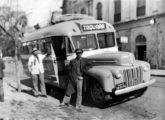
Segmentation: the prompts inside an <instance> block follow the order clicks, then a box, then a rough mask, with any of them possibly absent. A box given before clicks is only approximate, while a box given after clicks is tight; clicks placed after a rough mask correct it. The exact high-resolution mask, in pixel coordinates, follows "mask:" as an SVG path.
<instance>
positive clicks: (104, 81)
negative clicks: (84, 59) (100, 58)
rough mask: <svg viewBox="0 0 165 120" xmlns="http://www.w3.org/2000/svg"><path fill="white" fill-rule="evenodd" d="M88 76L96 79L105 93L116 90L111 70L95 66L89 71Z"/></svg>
mask: <svg viewBox="0 0 165 120" xmlns="http://www.w3.org/2000/svg"><path fill="white" fill-rule="evenodd" d="M87 74H88V75H90V76H92V77H94V78H96V80H97V81H98V82H99V83H100V84H101V85H102V88H103V90H104V91H105V92H112V89H113V88H114V81H113V76H112V73H111V72H110V70H108V69H105V68H102V67H99V66H94V67H92V68H90V69H89V70H88V72H87Z"/></svg>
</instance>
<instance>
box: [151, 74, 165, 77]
mask: <svg viewBox="0 0 165 120" xmlns="http://www.w3.org/2000/svg"><path fill="white" fill-rule="evenodd" d="M151 76H155V77H165V75H156V74H151Z"/></svg>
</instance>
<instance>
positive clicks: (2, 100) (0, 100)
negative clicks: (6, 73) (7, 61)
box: [0, 78, 4, 102]
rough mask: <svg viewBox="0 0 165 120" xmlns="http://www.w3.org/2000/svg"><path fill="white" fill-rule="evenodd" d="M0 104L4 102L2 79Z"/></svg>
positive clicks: (1, 82) (1, 80)
mask: <svg viewBox="0 0 165 120" xmlns="http://www.w3.org/2000/svg"><path fill="white" fill-rule="evenodd" d="M0 102H4V90H3V79H2V78H0Z"/></svg>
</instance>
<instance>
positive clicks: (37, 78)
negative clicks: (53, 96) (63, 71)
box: [28, 48, 47, 97]
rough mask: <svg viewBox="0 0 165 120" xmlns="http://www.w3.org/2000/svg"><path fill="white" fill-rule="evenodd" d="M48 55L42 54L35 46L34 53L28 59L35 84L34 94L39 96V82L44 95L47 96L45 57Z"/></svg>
mask: <svg viewBox="0 0 165 120" xmlns="http://www.w3.org/2000/svg"><path fill="white" fill-rule="evenodd" d="M46 56H47V54H41V52H40V51H39V50H37V48H33V50H32V55H31V56H30V58H29V61H28V68H29V71H30V73H31V74H32V80H33V86H34V95H35V97H38V96H39V90H38V82H39V85H40V89H41V95H40V96H42V97H47V93H46V87H45V81H44V66H43V59H44V58H45V57H46Z"/></svg>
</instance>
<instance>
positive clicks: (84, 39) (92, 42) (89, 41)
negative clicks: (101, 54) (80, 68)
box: [72, 34, 97, 50]
mask: <svg viewBox="0 0 165 120" xmlns="http://www.w3.org/2000/svg"><path fill="white" fill-rule="evenodd" d="M72 41H73V44H74V46H75V49H77V48H80V49H83V50H90V49H96V48H97V44H96V37H95V35H94V34H88V35H78V36H72Z"/></svg>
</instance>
